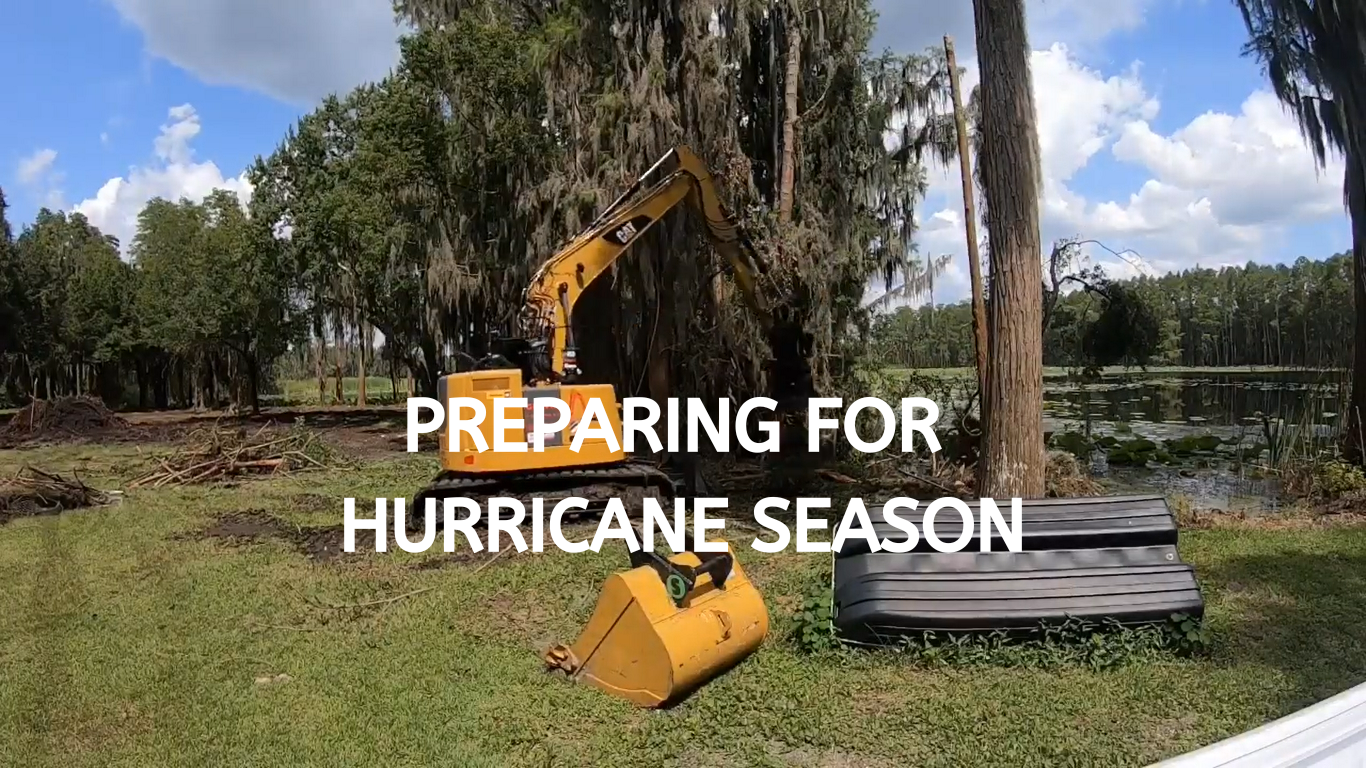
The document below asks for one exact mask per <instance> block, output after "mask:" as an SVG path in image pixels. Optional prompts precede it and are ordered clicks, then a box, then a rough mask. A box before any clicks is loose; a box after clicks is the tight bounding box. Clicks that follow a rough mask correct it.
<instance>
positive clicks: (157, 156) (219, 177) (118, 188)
mask: <svg viewBox="0 0 1366 768" xmlns="http://www.w3.org/2000/svg"><path fill="white" fill-rule="evenodd" d="M167 116H168V118H169V120H168V122H166V123H165V124H163V125H162V126H161V133H160V134H159V135H158V136H157V137H156V139H155V141H154V142H153V148H154V156H153V159H152V161H151V162H149V163H148V164H146V165H143V166H135V167H133V168H130V169H129V171H128V175H127V176H120V177H118V178H113V179H110V180H109V181H107V182H105V183H104V185H103V186H101V187H100V189H99V191H98V192H96V193H95V196H94V197H91V198H87V199H85V200H83V201H81V202H79V203H77V204H76V205H75V206H74V207H73V208H72V210H73V211H74V212H77V213H81V214H84V215H85V216H86V218H88V219H89V220H90V222H91V223H92V224H94V225H95V226H97V227H99V228H100V230H101V231H102V232H104V233H105V234H110V235H114V236H115V237H117V238H118V239H119V243H120V245H121V246H122V248H123V251H124V253H125V254H127V252H128V248H129V246H130V245H131V244H132V242H133V235H134V234H135V233H136V232H137V223H138V214H140V213H141V212H142V209H143V207H144V206H146V205H147V202H148V201H149V200H152V199H153V198H157V197H161V198H165V199H167V200H179V199H181V198H185V199H189V200H194V201H196V202H198V201H200V200H203V199H204V198H205V197H207V196H208V195H209V193H210V192H212V191H213V190H215V189H226V190H229V191H232V192H236V193H237V195H238V197H239V198H241V200H242V202H243V203H246V202H247V201H248V200H249V199H250V198H251V192H252V189H251V183H250V182H249V181H248V180H247V176H246V174H245V173H243V174H241V175H239V176H237V177H233V178H225V177H224V176H223V172H222V171H221V170H219V168H218V166H217V165H215V164H214V163H213V161H210V160H206V161H204V162H196V161H195V157H194V149H193V148H192V147H191V146H190V143H191V142H192V141H193V140H194V137H195V136H197V135H199V131H200V123H199V115H198V113H196V112H195V109H194V107H193V106H191V105H189V104H182V105H180V106H177V107H171V109H169V110H168V111H167Z"/></svg>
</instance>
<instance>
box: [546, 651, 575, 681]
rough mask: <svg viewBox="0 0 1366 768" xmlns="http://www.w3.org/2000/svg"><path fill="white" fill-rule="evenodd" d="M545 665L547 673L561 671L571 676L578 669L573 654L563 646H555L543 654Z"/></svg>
mask: <svg viewBox="0 0 1366 768" xmlns="http://www.w3.org/2000/svg"><path fill="white" fill-rule="evenodd" d="M545 665H546V669H547V671H552V672H553V671H554V670H557V669H558V670H561V671H563V672H564V673H565V674H568V675H573V674H574V672H575V670H577V669H578V667H579V664H578V660H577V659H575V658H574V652H573V651H571V650H569V648H568V647H567V646H565V645H563V644H557V645H554V646H552V647H551V648H550V650H548V651H546V653H545Z"/></svg>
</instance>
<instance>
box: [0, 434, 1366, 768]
mask: <svg viewBox="0 0 1366 768" xmlns="http://www.w3.org/2000/svg"><path fill="white" fill-rule="evenodd" d="M306 423H309V422H308V421H307V420H306ZM310 426H311V424H310ZM377 426H379V423H378V422H376V423H372V424H371V425H370V426H369V427H364V426H356V425H354V424H349V425H346V426H340V427H337V428H336V430H332V431H328V432H327V436H328V438H329V439H330V440H336V441H338V442H340V443H342V444H345V440H346V438H342V437H339V436H338V432H339V431H340V432H341V433H342V434H345V433H346V430H363V429H366V428H375V427H377ZM380 429H386V428H385V427H380ZM396 429H397V431H399V432H401V429H402V428H401V426H399V427H397V428H396ZM372 437H373V435H372ZM376 455H377V456H378V454H376ZM37 459H41V461H42V463H43V464H44V466H46V467H48V468H49V469H51V470H54V471H60V472H62V473H64V476H65V474H66V473H69V472H70V471H72V470H74V469H76V468H82V469H81V477H83V478H90V477H93V478H97V479H87V482H88V483H89V484H90V485H91V486H92V487H96V488H120V487H124V486H125V485H126V484H127V483H128V482H129V481H130V480H131V479H133V478H135V477H138V476H140V475H141V474H144V473H145V472H146V471H147V470H148V469H149V467H154V466H155V464H153V463H150V462H151V459H150V458H149V457H146V456H142V455H141V454H139V453H138V452H137V451H136V450H134V449H133V448H131V447H130V446H127V445H110V446H104V447H99V446H89V445H87V446H58V447H48V448H42V449H33V450H26V451H20V452H16V451H0V468H6V467H13V466H17V465H19V464H22V463H27V462H29V461H32V460H37ZM140 462H141V463H140ZM435 469H436V461H435V457H433V456H431V455H430V454H421V455H417V456H411V455H408V454H406V453H403V452H402V451H401V446H400V447H390V448H388V449H387V452H386V453H385V454H384V459H383V460H370V461H364V462H361V463H359V464H358V465H357V466H354V467H350V468H346V469H321V470H317V471H311V472H299V473H292V474H288V475H280V476H268V477H264V478H260V479H257V478H252V479H247V480H243V481H241V482H240V483H236V484H226V485H225V484H202V485H167V486H165V487H160V488H141V489H134V490H132V491H130V492H129V493H128V495H127V497H126V498H125V499H124V501H123V503H121V504H117V505H112V506H109V507H106V508H102V509H97V510H92V511H89V512H86V513H82V514H75V515H50V516H43V517H39V518H33V519H22V520H13V521H11V522H10V523H9V524H8V525H5V526H3V527H0V583H3V584H5V585H6V588H5V589H4V590H0V744H4V745H5V747H4V754H5V756H6V758H7V759H8V760H10V761H12V762H13V763H14V764H16V765H25V766H59V767H60V768H73V767H77V766H107V765H148V764H154V765H223V764H231V765H291V766H295V765H298V766H309V765H318V766H323V765H334V764H336V762H337V758H338V756H339V755H345V758H344V761H345V762H348V763H349V764H356V765H373V764H386V763H393V762H401V763H404V764H413V765H435V764H441V765H469V766H504V765H507V766H522V765H526V766H531V765H536V766H543V765H563V766H598V765H656V766H688V768H702V767H705V766H823V767H825V768H836V767H838V768H848V767H849V766H889V767H891V766H903V765H922V766H946V767H947V766H961V765H974V766H1017V765H1097V766H1144V765H1148V764H1150V763H1152V762H1154V761H1156V760H1160V759H1162V758H1164V757H1167V756H1170V755H1173V754H1177V753H1180V752H1184V751H1188V750H1190V749H1193V748H1196V747H1199V746H1202V745H1204V744H1208V743H1211V742H1213V741H1216V740H1218V739H1221V738H1224V737H1226V736H1230V735H1233V734H1236V733H1239V732H1241V731H1244V730H1246V729H1249V728H1252V727H1255V726H1257V725H1260V724H1262V723H1264V722H1266V721H1268V720H1270V719H1273V718H1275V717H1278V716H1280V715H1283V714H1286V713H1288V712H1290V711H1293V710H1294V709H1296V708H1299V707H1302V706H1304V705H1305V704H1307V703H1310V702H1312V701H1315V700H1318V699H1321V698H1324V697H1326V696H1328V695H1331V694H1333V693H1336V692H1337V691H1340V690H1343V689H1345V688H1347V687H1349V686H1351V685H1354V684H1356V683H1359V682H1361V681H1362V680H1363V679H1366V584H1364V583H1363V581H1364V580H1366V525H1363V524H1362V523H1361V522H1360V520H1359V519H1358V518H1356V517H1354V516H1350V515H1334V516H1332V517H1329V518H1323V517H1319V518H1297V519H1294V520H1290V519H1287V520H1284V521H1270V520H1266V519H1250V518H1238V517H1236V516H1203V517H1196V518H1195V519H1193V520H1189V521H1188V522H1189V523H1190V527H1189V528H1187V529H1186V530H1185V532H1184V533H1183V538H1182V544H1181V550H1182V558H1183V559H1184V560H1186V561H1187V562H1190V563H1192V564H1193V565H1194V566H1195V568H1196V571H1197V575H1198V577H1199V579H1200V582H1201V585H1202V588H1203V589H1204V591H1205V595H1206V599H1207V602H1208V618H1209V629H1210V635H1211V641H1212V646H1211V649H1210V653H1209V656H1208V657H1206V658H1201V659H1195V660H1179V659H1176V658H1172V659H1171V660H1168V661H1161V662H1157V663H1141V664H1137V663H1135V664H1126V665H1121V666H1118V667H1115V668H1111V669H1104V670H1095V669H1091V668H1088V667H1085V666H1080V665H1071V664H1063V665H1057V666H1041V667H1026V666H1005V665H1002V664H998V663H990V662H989V661H985V662H983V663H981V664H976V665H972V666H936V665H934V664H933V663H918V664H912V663H909V662H908V661H907V659H906V658H904V657H898V656H897V655H895V654H886V653H873V654H868V653H853V654H848V655H841V654H822V655H812V654H808V653H805V652H803V651H802V650H801V649H800V648H799V647H798V645H797V644H796V643H795V642H794V641H793V640H792V639H791V638H790V637H789V635H788V633H787V627H788V626H789V621H790V620H791V619H792V618H793V616H794V615H795V613H796V612H797V611H798V610H800V607H801V604H802V599H803V597H804V596H805V595H807V594H809V593H810V592H811V590H813V589H815V588H819V587H820V586H821V584H822V579H824V578H828V577H827V574H828V567H829V557H828V555H820V554H804V553H797V552H791V551H789V552H785V553H778V554H773V555H768V554H764V553H761V552H757V551H754V550H752V549H751V548H750V547H749V544H750V542H751V541H752V539H753V538H754V536H755V535H756V533H757V532H756V531H755V530H754V529H753V528H752V526H749V525H747V524H746V520H747V519H748V517H749V513H750V511H751V510H750V508H749V506H748V503H749V500H748V499H745V500H742V499H740V498H734V499H733V505H732V508H731V510H730V514H729V515H728V516H727V526H726V532H727V536H728V537H729V538H731V540H732V541H733V543H734V544H735V545H736V546H737V547H738V548H739V552H740V557H741V558H742V562H743V564H744V566H745V568H746V570H747V572H748V573H749V575H750V576H751V578H752V579H753V580H754V582H755V583H756V584H757V585H758V587H759V588H760V590H761V592H762V593H763V595H764V598H765V602H766V603H767V605H768V608H769V611H770V614H771V622H772V630H771V632H770V636H769V638H768V639H767V640H766V642H765V643H764V645H763V647H762V648H761V649H760V650H759V651H758V652H757V653H756V654H755V655H754V656H753V657H751V658H750V659H748V660H746V661H745V662H744V663H743V664H742V665H741V666H739V667H738V668H736V669H735V670H733V671H732V672H730V673H729V674H727V675H725V676H723V677H721V678H720V679H718V680H716V681H715V682H713V683H712V684H710V685H708V686H706V687H705V688H703V689H702V690H701V691H699V692H697V693H696V694H695V695H694V696H693V697H691V698H690V699H688V700H686V701H685V702H683V704H681V705H680V706H678V707H677V708H675V709H674V710H672V711H669V712H663V713H647V712H640V711H637V710H635V709H633V708H632V707H630V706H629V705H626V704H624V703H622V702H619V701H617V700H615V699H612V698H611V697H608V696H606V695H604V694H601V693H600V692H598V691H596V690H594V689H591V688H587V687H583V686H576V685H573V684H570V683H567V682H565V681H563V680H560V679H557V678H554V677H551V676H547V675H546V674H545V673H544V671H543V665H542V662H541V656H540V654H541V651H542V650H543V649H544V647H545V646H546V645H548V644H549V643H551V642H554V641H568V640H572V639H573V638H574V637H576V635H577V633H578V631H579V630H580V629H581V628H582V626H583V624H584V622H585V621H586V620H587V618H588V616H589V615H590V614H591V612H592V610H593V608H594V605H595V602H596V600H597V596H598V593H599V589H600V587H601V584H602V582H603V580H604V579H605V578H606V577H607V575H609V574H610V573H612V572H614V571H616V570H619V569H621V568H623V567H625V566H626V564H627V553H626V550H625V547H624V546H623V545H622V544H621V542H620V541H610V540H609V541H608V542H607V543H606V545H605V546H604V547H603V549H602V551H601V552H597V553H594V552H586V553H582V554H566V553H562V552H558V551H553V550H552V551H548V552H541V553H537V552H531V551H527V552H516V551H508V550H507V549H506V547H507V542H506V540H504V541H503V546H504V551H503V552H501V553H498V556H497V558H496V559H495V558H494V554H492V553H490V552H488V551H487V550H485V551H479V552H473V551H470V549H469V546H468V544H467V543H466V542H465V541H464V539H463V536H460V537H458V538H457V539H456V543H455V549H454V551H451V552H445V551H443V544H442V541H441V537H440V536H437V537H436V540H435V542H434V544H433V546H432V548H431V549H430V550H429V551H427V552H423V553H408V552H404V551H402V550H400V549H399V548H398V547H396V546H395V543H394V542H393V541H392V540H390V541H389V543H388V547H387V549H388V551H387V552H385V553H382V554H380V553H375V552H374V549H375V547H374V540H373V538H371V535H370V534H367V533H361V534H360V535H359V536H358V540H357V548H358V549H359V550H362V551H360V552H357V553H353V554H349V555H348V554H346V553H343V552H342V551H341V550H342V529H341V526H340V524H341V521H342V514H343V500H344V499H345V498H347V497H354V498H356V499H357V503H358V508H360V507H366V508H370V505H371V504H373V499H374V497H376V496H386V497H394V496H405V497H406V496H407V495H409V494H411V493H412V492H413V490H415V489H416V488H418V487H420V486H421V485H422V484H424V483H425V482H427V480H429V479H430V477H431V475H432V474H433V473H434V471H435ZM6 471H9V470H6ZM748 473H749V470H747V469H745V468H744V467H735V468H731V469H729V470H728V471H727V473H725V476H724V477H722V478H721V479H722V480H723V481H724V484H725V485H727V486H730V487H731V488H732V489H735V492H734V493H732V495H733V496H735V497H738V496H739V492H738V491H743V490H749V491H751V492H753V491H754V490H755V489H754V488H753V487H752V486H753V485H754V481H753V477H752V474H748ZM904 479H905V478H903V480H904ZM898 482H901V481H899V480H897V479H896V478H892V479H891V480H889V481H888V483H889V485H888V487H886V488H883V487H881V485H879V484H877V483H848V482H843V481H842V480H840V479H838V478H837V479H834V480H830V481H829V485H828V487H827V489H826V493H827V494H828V495H830V496H831V497H832V502H833V505H832V506H833V508H834V509H836V510H842V509H843V507H844V502H845V498H847V497H848V496H850V495H863V496H866V497H870V498H871V497H873V496H875V495H878V494H883V493H899V492H900V489H899V487H898V486H897V485H896V483H898ZM592 530H593V528H592V526H588V527H577V528H576V529H575V531H574V532H573V533H572V534H570V538H571V539H574V540H577V539H580V538H583V537H584V535H585V534H588V535H591V532H592ZM764 536H765V538H768V535H767V534H764ZM813 538H816V539H822V538H828V536H824V535H822V533H821V532H819V531H818V532H817V533H816V534H814V535H813Z"/></svg>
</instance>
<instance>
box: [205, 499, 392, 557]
mask: <svg viewBox="0 0 1366 768" xmlns="http://www.w3.org/2000/svg"><path fill="white" fill-rule="evenodd" d="M184 538H190V539H195V540H201V541H203V540H213V539H217V540H222V541H229V542H232V543H236V544H244V543H252V542H260V541H267V540H271V539H275V540H278V541H283V542H285V543H288V544H290V545H291V546H293V548H294V549H295V550H296V551H297V552H299V553H300V554H302V555H305V556H306V557H308V558H309V559H310V560H312V561H314V562H318V563H328V562H334V561H337V560H342V559H352V558H356V557H358V556H361V555H363V554H364V553H365V552H367V551H369V552H373V551H375V539H374V534H373V533H370V532H366V531H357V533H356V551H355V552H346V551H345V550H344V548H343V547H344V545H345V542H346V532H345V529H344V528H343V527H342V526H340V525H337V526H327V527H314V528H308V527H300V526H296V525H294V524H293V523H291V522H289V521H287V520H282V519H280V518H278V517H275V516H274V515H271V514H269V513H268V512H264V511H262V510H254V509H253V510H247V511H244V512H231V513H228V514H225V515H220V516H218V517H217V518H215V519H214V522H213V523H212V524H210V525H209V526H208V527H206V528H204V529H203V530H200V531H197V532H195V533H193V534H190V535H189V536H187V537H184ZM391 544H392V542H391Z"/></svg>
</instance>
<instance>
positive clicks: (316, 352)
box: [313, 329, 327, 405]
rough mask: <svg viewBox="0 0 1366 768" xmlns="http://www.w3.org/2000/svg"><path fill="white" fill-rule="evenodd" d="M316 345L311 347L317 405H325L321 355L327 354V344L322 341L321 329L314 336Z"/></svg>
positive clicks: (325, 396) (325, 381) (324, 383)
mask: <svg viewBox="0 0 1366 768" xmlns="http://www.w3.org/2000/svg"><path fill="white" fill-rule="evenodd" d="M314 335H315V336H316V337H317V344H316V345H315V346H314V347H313V368H314V371H315V372H316V373H317V375H318V405H327V376H326V375H325V374H324V372H323V355H325V354H326V353H327V342H326V341H324V340H323V334H322V331H321V329H318V330H317V331H316V333H315V334H314Z"/></svg>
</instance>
